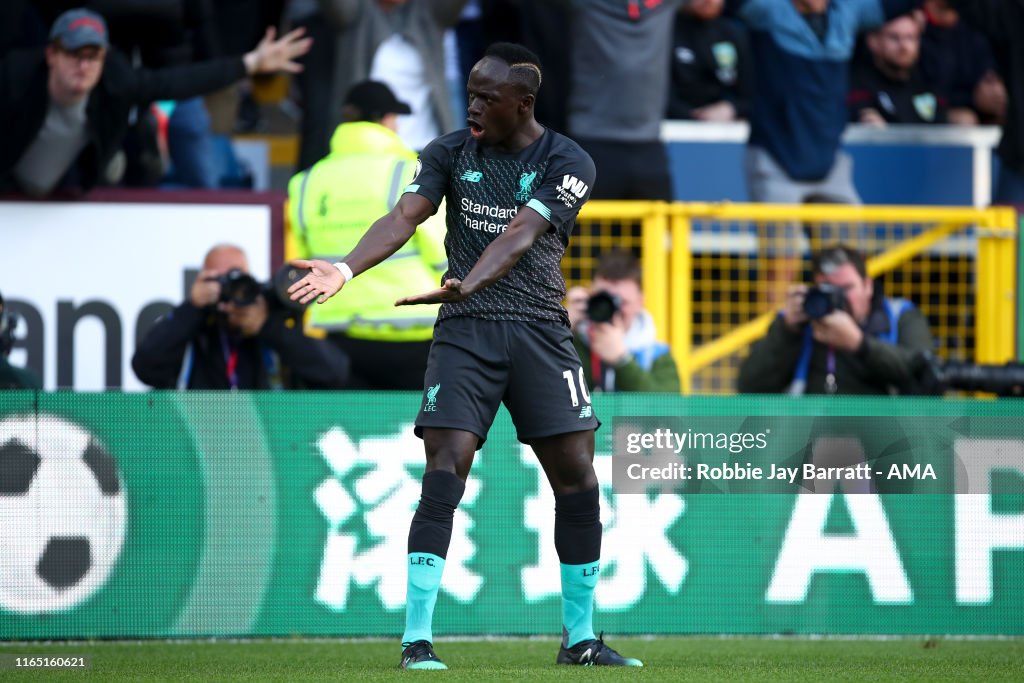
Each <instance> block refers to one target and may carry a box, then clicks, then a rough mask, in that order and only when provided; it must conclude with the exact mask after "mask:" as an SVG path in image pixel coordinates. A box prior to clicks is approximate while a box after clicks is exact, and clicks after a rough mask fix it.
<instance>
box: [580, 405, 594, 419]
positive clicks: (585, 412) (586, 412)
mask: <svg viewBox="0 0 1024 683" xmlns="http://www.w3.org/2000/svg"><path fill="white" fill-rule="evenodd" d="M593 414H594V409H593V408H591V407H590V406H583V409H582V410H581V411H580V419H581V420H586V419H587V418H588V417H590V416H591V415H593Z"/></svg>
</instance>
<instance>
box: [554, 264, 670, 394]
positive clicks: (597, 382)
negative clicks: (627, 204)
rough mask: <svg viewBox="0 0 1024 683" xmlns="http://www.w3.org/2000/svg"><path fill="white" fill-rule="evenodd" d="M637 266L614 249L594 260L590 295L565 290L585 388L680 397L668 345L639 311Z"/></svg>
mask: <svg viewBox="0 0 1024 683" xmlns="http://www.w3.org/2000/svg"><path fill="white" fill-rule="evenodd" d="M643 306H644V295H643V290H641V288H640V264H639V263H637V260H636V259H635V258H634V257H633V255H632V254H629V253H627V252H623V251H612V252H609V253H607V254H605V255H604V256H602V257H601V259H600V260H599V261H598V264H597V268H596V269H595V271H594V282H593V284H592V285H591V288H590V296H589V297H583V296H582V292H581V291H580V288H576V287H574V288H573V289H572V290H570V292H569V298H568V309H569V320H570V322H571V324H572V329H573V344H574V345H575V346H576V353H578V354H579V356H580V360H581V361H582V363H583V372H584V374H585V375H586V379H587V384H588V385H590V386H591V387H592V388H593V389H594V390H595V391H651V392H674V393H679V371H678V370H677V369H676V363H675V360H674V359H673V358H672V353H671V352H670V349H669V347H668V344H665V343H663V342H659V341H658V340H657V339H656V338H655V329H654V320H653V318H651V314H650V313H648V312H647V311H645V310H644V309H643Z"/></svg>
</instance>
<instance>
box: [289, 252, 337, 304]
mask: <svg viewBox="0 0 1024 683" xmlns="http://www.w3.org/2000/svg"><path fill="white" fill-rule="evenodd" d="M291 264H292V265H293V266H295V267H296V268H308V269H309V272H308V273H306V274H305V275H304V276H303V277H302V278H300V279H299V280H296V281H295V282H294V283H292V286H291V287H289V288H288V296H289V297H290V298H291V300H292V301H298V302H299V303H301V304H308V303H309V302H310V301H312V300H313V299H316V301H317V303H319V304H322V303H323V302H325V301H327V300H328V299H330V298H331V297H332V296H334V295H335V294H337V293H338V292H340V291H341V288H342V287H343V286H344V284H345V276H344V275H342V274H341V271H340V270H338V269H337V268H335V267H334V265H333V264H331V263H328V262H327V261H321V260H320V259H311V260H307V259H295V260H294V261H292V262H291Z"/></svg>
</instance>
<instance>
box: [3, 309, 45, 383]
mask: <svg viewBox="0 0 1024 683" xmlns="http://www.w3.org/2000/svg"><path fill="white" fill-rule="evenodd" d="M17 326H18V318H17V317H16V316H14V315H12V314H11V313H10V312H8V310H7V308H6V306H5V305H4V297H3V295H2V294H0V389H42V388H43V385H42V382H40V381H39V378H38V377H36V375H35V373H34V372H32V371H31V370H29V369H28V368H19V367H18V366H16V365H11V364H10V363H9V362H8V360H7V356H9V355H10V353H11V349H13V348H14V330H15V328H17Z"/></svg>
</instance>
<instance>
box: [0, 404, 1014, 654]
mask: <svg viewBox="0 0 1024 683" xmlns="http://www.w3.org/2000/svg"><path fill="white" fill-rule="evenodd" d="M420 400H421V397H420V396H419V395H417V394H408V393H394V394H377V393H365V394H356V393H245V392H237V393H228V392H225V393H206V392H190V393H171V392H153V393H149V394H121V393H93V394H88V393H78V394H75V393H70V392H50V393H32V392H4V393H0V520H2V522H0V640H12V639H16V640H20V639H66V638H70V639H83V638H145V637H200V636H290V635H308V636H315V635H331V636H371V635H373V636H388V637H395V638H397V637H398V636H399V634H400V633H401V630H402V624H403V618H404V606H403V601H404V594H405V574H406V572H405V562H406V556H405V552H406V533H407V529H408V522H409V519H410V518H411V513H412V510H413V509H414V506H415V504H416V501H417V499H418V496H419V479H420V476H421V474H422V471H423V455H422V444H421V442H420V441H419V440H418V439H417V438H416V437H415V436H414V435H413V433H412V428H411V422H412V420H413V419H414V417H415V414H416V411H417V410H419V407H420ZM439 400H440V401H443V395H442V396H441V397H440V398H439ZM595 409H596V411H597V414H598V415H599V416H600V417H601V418H602V419H603V420H604V421H605V425H604V427H602V429H601V430H599V432H598V448H597V457H596V465H595V466H596V469H597V471H598V474H599V477H600V479H601V481H602V489H601V494H602V499H603V503H602V520H603V523H604V541H603V551H602V568H601V574H600V577H601V578H600V582H599V584H598V588H597V594H596V605H597V611H596V624H597V626H598V627H599V628H601V629H605V630H607V631H609V632H613V633H619V634H637V633H671V634H688V633H712V634H713V633H739V634H971V635H973V634H984V635H994V634H1000V635H1024V611H1022V610H1021V608H1020V607H1021V605H1022V604H1024V496H1022V491H1024V437H1022V436H1021V434H1022V433H1024V430H1022V429H1021V428H1022V426H1024V417H1022V416H1021V413H1020V410H1019V405H1018V404H1017V403H1016V402H1014V401H1002V400H997V401H960V400H938V399H906V400H898V399H896V400H894V399H888V398H886V399H881V398H879V399H860V400H858V399H835V398H813V397H806V398H804V399H800V400H794V399H789V398H783V397H774V398H769V399H758V400H756V401H755V400H751V399H745V398H735V397H680V396H647V395H621V396H613V397H606V396H599V397H595ZM849 415H860V416H871V419H870V424H872V425H877V426H876V427H875V429H876V431H882V432H884V431H885V430H887V429H888V430H892V434H893V435H894V439H895V438H896V435H898V434H921V435H922V436H920V437H915V438H911V439H906V438H904V439H902V441H900V443H902V444H903V445H902V446H901V448H903V449H904V450H907V449H909V452H912V453H916V454H917V455H918V456H925V457H926V460H927V461H928V462H932V463H936V467H937V468H938V469H939V470H940V471H942V470H943V469H945V470H947V471H948V470H949V469H950V468H951V467H952V466H953V464H954V463H956V462H959V463H962V464H964V463H965V467H966V469H967V470H968V471H969V473H970V476H971V478H972V484H971V491H975V492H973V493H969V494H962V495H952V494H940V493H913V492H912V491H913V490H914V489H913V486H911V487H910V488H905V489H903V491H904V492H903V493H899V494H888V493H883V494H877V495H876V494H843V493H838V492H834V493H831V494H825V495H800V494H788V493H759V494H755V493H745V492H743V491H744V490H745V489H744V488H743V487H742V486H736V485H735V484H733V487H732V488H730V487H729V485H728V482H725V483H723V484H722V485H721V488H719V489H718V490H717V493H709V492H703V491H701V492H695V493H686V492H684V493H666V492H660V493H650V492H649V493H645V494H624V493H615V492H613V491H612V489H611V482H612V477H611V475H610V473H611V469H612V461H613V458H617V457H619V453H616V455H614V456H613V455H612V448H613V446H612V443H613V439H612V432H613V431H614V430H613V427H614V425H615V424H616V423H618V422H619V421H620V420H622V419H623V417H625V416H665V417H666V418H667V417H674V418H678V419H682V420H683V421H684V423H685V424H688V425H691V426H692V427H693V428H694V429H698V428H700V427H701V425H702V424H706V423H708V421H713V422H714V424H715V425H718V427H719V428H722V426H723V425H724V426H725V427H726V428H729V429H732V430H741V429H749V428H750V426H751V424H753V423H752V422H751V421H754V422H756V424H757V426H758V429H760V430H761V431H762V432H765V431H772V433H773V434H774V435H775V436H773V437H772V439H775V438H776V436H778V435H781V433H783V432H785V431H787V430H789V432H791V433H790V434H789V438H790V439H791V440H792V439H795V440H796V441H797V442H799V441H801V440H806V438H807V434H806V433H803V432H801V430H802V429H803V428H802V427H800V425H804V424H806V422H807V420H809V419H812V418H813V417H814V416H849ZM922 420H924V421H925V422H922ZM797 432H800V433H797ZM915 449H918V450H915ZM978 454H984V457H982V456H981V455H978ZM972 456H977V457H972ZM744 457H746V456H744ZM919 462H920V460H919ZM957 476H960V474H958V475H957ZM923 490H930V489H928V488H925V489H923ZM552 523H553V500H552V497H551V494H550V492H549V490H548V485H547V483H546V481H545V478H544V476H543V474H542V472H541V470H540V469H539V467H538V466H537V464H536V462H535V459H534V457H533V456H532V454H531V453H530V451H529V449H528V448H526V447H525V446H523V445H522V444H520V443H518V442H517V441H516V439H515V435H514V432H513V429H512V426H511V423H510V420H509V418H508V415H507V414H506V413H505V412H504V411H502V412H501V414H499V416H498V419H497V422H496V424H495V426H494V429H493V430H492V431H491V433H490V438H489V439H488V441H487V443H486V445H485V447H484V449H483V451H482V452H481V453H480V454H478V456H477V458H476V463H475V466H474V470H473V475H472V477H471V478H470V482H469V486H468V487H467V490H466V494H465V497H464V499H463V501H462V505H461V506H460V508H459V510H458V512H457V514H456V519H455V533H454V538H453V541H452V546H451V550H450V552H449V555H448V563H447V567H446V571H445V575H444V582H443V584H442V588H441V592H440V597H439V600H438V605H437V612H436V615H437V616H436V621H435V633H437V634H440V635H452V634H509V633H511V634H547V635H551V636H552V637H554V636H557V634H558V630H559V614H560V612H559V597H558V596H559V586H558V580H559V579H558V577H559V571H558V560H557V558H556V556H555V552H554V547H553V544H552Z"/></svg>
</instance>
